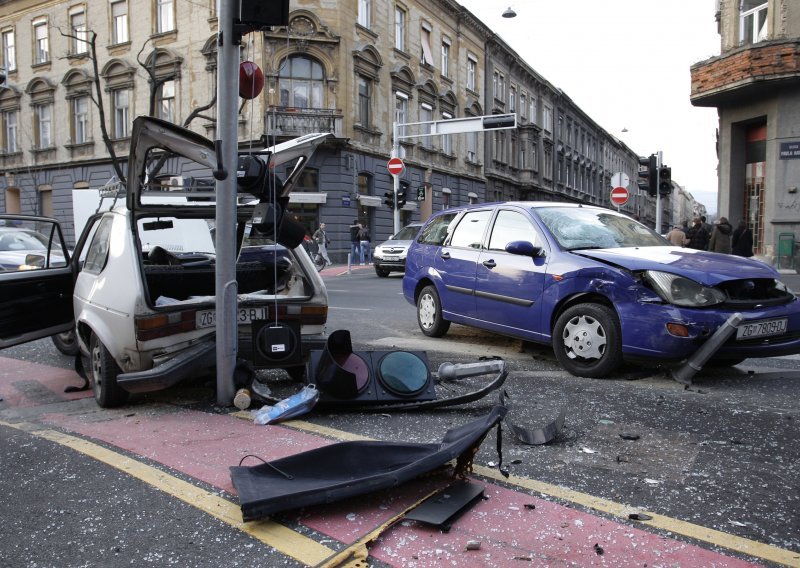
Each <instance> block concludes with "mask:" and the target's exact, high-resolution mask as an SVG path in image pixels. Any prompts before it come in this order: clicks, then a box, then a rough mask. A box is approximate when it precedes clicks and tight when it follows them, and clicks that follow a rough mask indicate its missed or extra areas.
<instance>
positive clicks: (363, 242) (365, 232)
mask: <svg viewBox="0 0 800 568" xmlns="http://www.w3.org/2000/svg"><path fill="white" fill-rule="evenodd" d="M358 240H359V245H360V247H361V257H360V258H361V264H362V265H363V264H364V263H365V262H366V264H372V249H371V248H370V242H371V241H372V238H371V237H370V236H369V227H368V226H366V225H364V226H363V227H361V230H360V231H359V232H358Z"/></svg>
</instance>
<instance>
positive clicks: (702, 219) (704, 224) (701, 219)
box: [700, 215, 714, 250]
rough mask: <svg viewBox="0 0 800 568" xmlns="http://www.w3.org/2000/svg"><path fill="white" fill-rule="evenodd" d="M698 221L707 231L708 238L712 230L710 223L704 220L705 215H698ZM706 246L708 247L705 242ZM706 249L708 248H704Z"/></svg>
mask: <svg viewBox="0 0 800 568" xmlns="http://www.w3.org/2000/svg"><path fill="white" fill-rule="evenodd" d="M700 222H701V223H702V224H703V228H704V229H705V230H706V233H708V238H709V239H710V238H711V233H713V232H714V227H713V226H712V225H711V223H709V222H708V221H706V216H705V215H700ZM706 247H708V244H706ZM706 250H708V249H706Z"/></svg>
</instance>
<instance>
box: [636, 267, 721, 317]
mask: <svg viewBox="0 0 800 568" xmlns="http://www.w3.org/2000/svg"><path fill="white" fill-rule="evenodd" d="M645 276H646V278H647V280H648V282H650V284H652V286H653V290H655V292H656V293H657V294H658V295H659V296H661V298H662V299H663V300H664V301H665V302H669V303H670V304H674V305H676V306H687V307H692V308H704V307H707V306H714V305H716V304H721V303H722V302H724V301H725V300H726V297H725V294H724V293H723V292H721V291H720V290H717V289H716V288H709V287H707V286H703V285H702V284H700V283H699V282H695V281H694V280H690V279H689V278H685V277H683V276H678V275H677V274H670V273H669V272H659V271H657V270H648V271H647V272H645Z"/></svg>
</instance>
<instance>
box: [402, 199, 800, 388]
mask: <svg viewBox="0 0 800 568" xmlns="http://www.w3.org/2000/svg"><path fill="white" fill-rule="evenodd" d="M403 294H404V295H405V297H406V299H407V300H408V301H409V302H410V303H412V304H413V305H415V306H416V309H417V320H418V322H419V326H420V329H421V330H422V332H423V333H424V334H425V335H427V336H430V337H441V336H443V335H444V334H445V333H447V330H448V329H449V327H450V323H451V322H454V323H459V324H464V325H469V326H473V327H478V328H482V329H486V330H490V331H494V332H498V333H501V334H505V335H509V336H513V337H518V338H521V339H525V340H528V341H534V342H538V343H543V344H548V345H552V347H553V350H554V352H555V355H556V357H557V359H558V361H559V363H560V364H561V365H562V366H563V367H564V368H565V369H566V370H567V371H569V372H570V373H572V374H573V375H577V376H582V377H604V376H607V375H609V374H610V373H613V372H614V371H615V370H617V369H618V368H619V366H620V365H621V364H622V363H623V362H624V361H634V362H639V363H642V362H646V361H650V362H654V363H659V364H661V363H669V362H677V361H680V360H682V359H685V358H686V357H688V356H689V355H691V354H692V353H694V352H695V351H696V350H697V349H698V347H700V346H701V345H702V344H703V343H704V342H705V341H706V340H707V339H708V338H709V337H710V336H711V335H712V334H713V333H714V332H715V331H716V330H717V328H719V327H720V326H721V325H722V324H723V323H724V322H725V321H726V320H727V319H728V317H729V316H730V315H732V314H734V313H737V312H738V313H741V314H742V315H743V316H744V320H743V321H742V322H741V323H740V324H739V325H738V327H737V329H736V333H735V334H733V335H732V336H731V338H730V339H729V340H728V341H727V342H726V343H725V344H724V345H723V346H722V347H721V348H720V350H719V351H717V352H716V354H715V355H714V359H713V362H714V364H717V365H720V364H722V365H735V364H737V363H739V362H741V361H742V360H744V359H746V358H748V357H771V356H779V355H788V354H794V353H800V300H798V299H797V298H796V297H795V295H794V294H793V293H792V291H791V290H789V289H788V288H787V287H786V286H785V285H784V284H783V283H782V282H780V280H779V274H778V272H777V271H776V270H775V269H774V268H773V267H771V266H768V265H767V264H764V263H763V262H760V261H757V260H751V259H746V258H741V257H737V256H730V255H725V254H718V253H712V252H705V251H698V250H694V249H687V248H680V247H675V246H672V245H670V243H669V242H668V241H667V240H666V239H664V238H663V237H661V236H660V235H658V234H657V233H655V232H654V231H652V230H651V229H649V228H647V227H646V226H644V225H642V224H641V223H639V222H637V221H635V220H633V219H631V218H629V217H627V216H625V215H622V214H619V213H616V212H614V211H611V210H609V209H604V208H601V207H594V206H587V205H581V204H566V203H554V202H509V203H494V204H482V205H471V206H466V207H462V208H454V209H448V210H446V211H442V212H440V213H438V214H436V215H434V216H433V217H431V218H430V219H429V220H428V222H427V223H426V224H425V226H424V227H423V229H422V230H421V231H420V233H419V235H418V236H417V238H416V240H415V241H414V242H413V243H412V245H411V247H410V248H409V250H408V256H407V259H406V272H405V276H404V278H403Z"/></svg>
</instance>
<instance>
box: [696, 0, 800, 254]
mask: <svg viewBox="0 0 800 568" xmlns="http://www.w3.org/2000/svg"><path fill="white" fill-rule="evenodd" d="M716 18H717V27H718V32H719V34H720V38H721V53H720V55H719V56H716V57H712V58H710V59H707V60H705V61H701V62H699V63H696V64H695V65H693V66H692V68H691V74H692V91H691V102H692V104H694V105H695V106H707V107H716V108H717V110H718V113H719V140H718V143H717V146H718V155H719V203H718V211H719V214H720V215H723V216H726V217H728V219H730V220H731V222H732V223H733V224H734V225H736V222H737V220H738V219H745V220H746V221H747V223H748V225H749V226H750V228H751V229H752V231H753V236H754V245H755V246H754V248H755V250H756V253H757V254H760V255H762V256H764V257H766V258H767V259H768V260H769V261H770V262H773V263H774V264H776V265H777V266H778V268H787V269H791V268H792V267H793V268H795V269H796V268H797V267H798V260H800V259H798V258H797V257H798V253H797V250H798V249H797V245H793V243H794V242H795V241H797V240H798V238H800V192H798V187H799V186H800V3H798V2H796V1H795V0H719V1H718V7H717V14H716Z"/></svg>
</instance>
